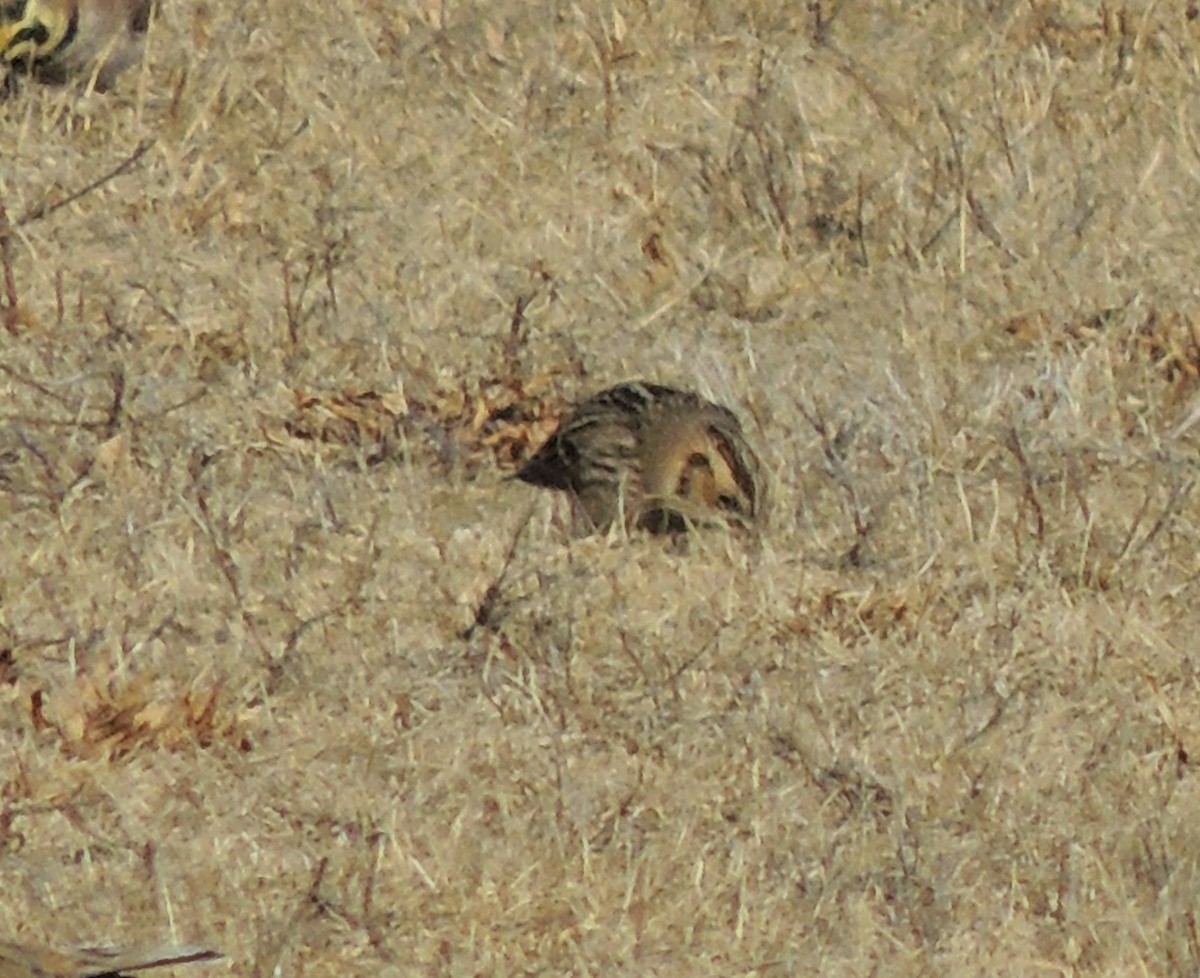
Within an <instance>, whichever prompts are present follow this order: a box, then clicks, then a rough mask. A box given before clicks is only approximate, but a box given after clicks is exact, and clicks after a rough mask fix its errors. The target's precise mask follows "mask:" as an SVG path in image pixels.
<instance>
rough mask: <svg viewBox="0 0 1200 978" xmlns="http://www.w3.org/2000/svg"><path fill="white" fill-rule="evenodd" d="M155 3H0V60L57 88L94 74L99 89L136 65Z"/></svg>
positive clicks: (115, 0)
mask: <svg viewBox="0 0 1200 978" xmlns="http://www.w3.org/2000/svg"><path fill="white" fill-rule="evenodd" d="M154 3H155V0H0V60H2V61H5V62H7V64H8V67H9V84H10V85H11V83H12V81H13V79H14V78H15V77H16V76H17V75H20V74H28V75H31V76H32V77H34V78H35V79H37V80H39V81H47V82H56V83H61V82H64V81H66V80H67V79H69V78H72V77H90V76H91V74H92V73H93V72H95V74H96V87H97V88H98V89H101V90H103V89H105V88H110V87H111V86H112V84H113V82H114V81H115V80H116V78H117V75H119V74H120V73H121V72H122V71H124V70H125V69H126V68H128V67H129V66H130V65H132V64H134V63H135V62H136V61H139V60H140V59H141V57H142V52H143V49H144V42H145V35H146V30H147V28H148V27H149V24H150V14H151V11H152V9H153V7H154Z"/></svg>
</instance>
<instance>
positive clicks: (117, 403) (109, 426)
mask: <svg viewBox="0 0 1200 978" xmlns="http://www.w3.org/2000/svg"><path fill="white" fill-rule="evenodd" d="M112 388H113V389H112V402H111V403H110V404H109V406H108V417H107V418H106V419H105V421H104V437H105V438H112V437H113V435H115V434H116V433H117V432H118V431H119V430H120V428H121V418H122V417H123V416H124V414H125V368H124V367H121V366H116V367H114V368H113V372H112Z"/></svg>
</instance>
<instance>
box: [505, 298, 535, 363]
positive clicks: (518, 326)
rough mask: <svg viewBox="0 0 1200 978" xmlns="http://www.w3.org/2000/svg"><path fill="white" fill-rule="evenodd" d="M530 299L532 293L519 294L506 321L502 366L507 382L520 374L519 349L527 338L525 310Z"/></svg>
mask: <svg viewBox="0 0 1200 978" xmlns="http://www.w3.org/2000/svg"><path fill="white" fill-rule="evenodd" d="M532 301H533V295H532V294H530V295H519V296H517V301H516V302H514V303H513V311H512V316H511V317H510V318H509V321H508V336H507V337H505V340H504V366H505V370H506V371H507V377H506V378H505V379H506V380H508V381H509V382H512V381H514V380H517V379H518V378H520V376H521V350H522V349H523V348H524V347H525V343H526V341H527V340H528V339H529V330H528V329H526V322H525V310H526V309H528V308H529V304H530V303H531V302H532Z"/></svg>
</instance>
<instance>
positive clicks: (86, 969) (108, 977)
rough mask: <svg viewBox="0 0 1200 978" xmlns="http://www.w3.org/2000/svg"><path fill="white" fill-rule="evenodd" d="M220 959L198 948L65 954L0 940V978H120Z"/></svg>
mask: <svg viewBox="0 0 1200 978" xmlns="http://www.w3.org/2000/svg"><path fill="white" fill-rule="evenodd" d="M220 957H222V955H221V954H219V953H218V952H216V951H210V950H208V949H206V948H199V947H177V948H159V949H157V950H148V951H147V950H143V951H131V952H124V951H113V950H109V949H104V948H81V949H80V950H78V951H66V952H64V951H48V950H44V949H41V948H31V947H25V946H23V945H20V944H11V943H9V942H8V941H0V978H121V975H123V974H124V973H126V972H129V971H144V970H146V969H147V968H165V967H167V966H168V965H173V964H189V963H190V962H192V961H215V960H217V959H218V958H220Z"/></svg>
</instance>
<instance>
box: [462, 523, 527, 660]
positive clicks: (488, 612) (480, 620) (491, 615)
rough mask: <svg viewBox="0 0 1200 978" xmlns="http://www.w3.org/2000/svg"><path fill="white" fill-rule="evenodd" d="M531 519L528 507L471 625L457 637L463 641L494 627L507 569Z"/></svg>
mask: <svg viewBox="0 0 1200 978" xmlns="http://www.w3.org/2000/svg"><path fill="white" fill-rule="evenodd" d="M532 519H533V507H532V506H531V507H529V510H528V512H526V514H525V518H524V519H523V520H521V524H520V525H519V526H518V527H517V532H516V533H514V534H513V538H512V543H510V544H509V545H508V552H507V553H505V555H504V562H503V563H502V564H501V565H500V570H499V572H498V573H497V574H496V577H495V579H494V580H493V581H492V583H491V584H489V585H488V588H487V590H486V591H484V593H483V598H482V600H481V601H480V602H479V605H478V607H476V609H475V616H474V618H473V619H472V621H471V624H470V625H468V626H467V627H466V628H464V629H463V630H462V631H461V632H459V633H458V637H459V638H461V639H463V641H468V640H469V639H470V638H471V637H472V636H473V635H474V634H475V632H476V630H477V629H480V628H488V629H490V628H493V627H494V626H495V625H496V605H497V604H498V603H499V601H500V593H501V590H502V589H503V587H504V579H505V578H506V577H507V576H508V571H509V568H510V567H512V563H513V560H515V559H516V556H517V548H518V546H520V543H521V537H522V536H524V535H525V528H526V527H527V526H529V522H530V520H532Z"/></svg>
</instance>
